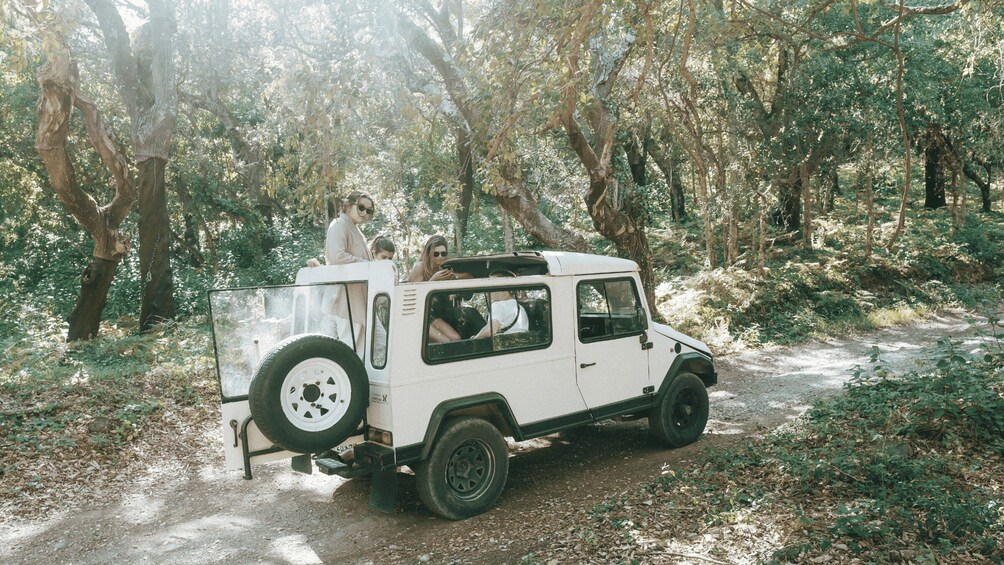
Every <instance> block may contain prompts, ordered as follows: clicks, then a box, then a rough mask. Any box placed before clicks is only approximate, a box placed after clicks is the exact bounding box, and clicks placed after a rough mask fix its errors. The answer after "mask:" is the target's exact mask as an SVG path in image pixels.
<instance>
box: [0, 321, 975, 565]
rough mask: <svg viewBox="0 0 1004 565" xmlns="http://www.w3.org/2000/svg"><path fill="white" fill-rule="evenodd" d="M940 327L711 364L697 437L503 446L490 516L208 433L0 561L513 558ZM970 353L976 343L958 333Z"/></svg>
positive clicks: (605, 436)
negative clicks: (227, 466)
mask: <svg viewBox="0 0 1004 565" xmlns="http://www.w3.org/2000/svg"><path fill="white" fill-rule="evenodd" d="M946 335H951V336H953V337H954V338H960V337H962V336H971V335H972V329H971V328H969V324H967V322H966V321H965V319H964V318H963V316H962V314H959V313H949V314H943V315H940V316H937V317H935V318H933V319H930V320H928V321H925V322H922V323H919V324H915V325H911V326H907V327H901V328H895V329H888V330H883V331H879V332H874V333H870V334H867V335H864V336H858V337H852V338H841V339H833V340H830V341H826V342H812V343H808V344H804V345H800V346H797V347H786V348H775V349H770V350H762V351H755V352H747V353H743V354H740V355H733V356H729V357H721V358H719V359H717V360H716V364H717V368H718V371H719V384H718V385H717V386H716V387H714V388H712V389H711V418H712V419H711V420H710V422H709V424H708V429H707V433H706V434H705V435H704V436H703V437H702V438H701V440H700V441H698V442H697V443H696V444H694V445H691V446H688V447H686V448H683V449H678V450H672V451H665V450H661V449H657V448H655V447H653V446H652V444H651V442H649V441H648V439H647V422H646V421H645V420H639V421H633V422H607V423H603V424H599V425H593V426H590V427H587V428H584V429H581V430H576V431H573V432H566V433H562V434H557V435H553V436H548V437H546V438H541V439H537V440H533V441H529V442H523V443H519V444H511V448H512V449H511V451H512V454H513V455H512V459H511V463H510V471H509V481H508V483H507V485H506V489H505V491H504V492H503V494H502V499H501V501H500V502H499V505H498V506H497V507H496V508H495V509H493V510H491V511H490V512H488V513H486V514H483V515H481V516H477V517H475V518H471V519H469V520H465V521H462V522H451V521H447V520H443V519H441V518H438V517H435V516H433V515H431V514H430V513H429V512H428V511H427V510H425V508H424V507H423V506H422V505H421V503H420V502H419V501H418V497H417V495H416V493H415V488H414V482H413V481H412V480H410V479H411V477H410V476H403V477H402V480H401V488H400V491H401V492H400V500H399V505H398V506H399V507H398V509H397V511H396V512H394V513H393V514H389V515H388V514H382V513H380V512H377V511H375V510H372V509H370V508H369V507H368V505H367V497H368V487H369V484H368V482H367V481H366V480H362V479H356V480H352V481H345V480H343V479H340V478H336V477H327V476H324V475H319V474H314V475H309V476H308V475H303V474H299V473H295V472H293V471H292V470H290V469H289V467H288V466H287V465H284V464H272V465H263V466H259V467H256V468H255V470H254V471H255V479H254V480H251V481H245V480H242V479H241V476H240V473H239V472H235V471H234V472H231V471H223V470H222V455H221V453H222V449H221V446H220V443H219V442H220V441H222V440H221V439H220V438H218V437H217V436H216V434H217V431H216V429H215V427H212V428H208V427H207V428H206V429H199V430H193V438H190V439H194V441H193V443H194V444H198V445H200V447H199V448H198V449H196V450H195V452H194V453H193V454H192V456H191V457H190V458H188V459H186V460H165V461H159V462H156V463H154V464H151V466H150V467H149V468H148V469H146V470H144V471H143V472H142V473H140V474H137V475H136V476H134V477H126V478H125V479H123V481H122V482H121V483H120V484H122V485H125V488H122V489H121V492H118V493H113V494H111V495H109V496H108V497H107V498H106V499H105V500H103V501H101V502H100V503H97V504H94V505H93V506H92V507H91V508H77V509H74V510H68V511H66V512H64V513H62V514H59V515H56V516H51V517H49V518H47V519H45V520H39V521H32V522H17V521H12V520H6V521H5V522H4V523H3V525H2V526H0V561H2V562H4V563H25V564H37V563H94V564H98V563H100V564H104V563H142V562H148V563H198V564H202V563H293V564H308V563H376V564H382V563H423V562H429V563H519V562H520V560H521V558H522V557H523V556H525V555H528V554H530V553H532V552H533V551H534V548H535V547H537V546H539V545H540V544H541V543H542V542H545V541H547V540H548V539H549V538H550V537H552V536H562V535H565V533H566V530H567V528H568V526H567V524H568V523H569V522H570V521H571V520H572V519H577V518H578V517H580V516H582V515H583V514H584V513H587V512H589V510H590V509H591V508H593V507H594V506H595V505H596V504H598V503H600V502H601V501H602V500H603V499H605V498H607V497H609V496H613V495H617V494H619V493H622V492H625V491H627V490H629V489H633V488H636V487H637V486H638V485H639V484H641V483H644V482H647V481H650V480H651V479H653V478H654V477H657V476H658V475H659V473H660V472H661V471H662V469H663V468H664V466H672V467H686V466H688V465H699V464H700V459H701V453H702V450H703V449H704V448H705V447H707V446H709V445H715V444H725V443H728V442H730V441H734V440H735V438H738V437H742V436H745V435H749V434H755V433H760V432H763V431H767V430H771V429H774V428H776V427H777V426H779V425H781V424H783V423H784V422H786V421H788V420H789V419H794V418H797V417H798V416H799V415H800V414H801V413H803V412H804V411H805V409H807V408H808V405H809V403H810V402H811V400H812V399H813V398H817V397H820V396H822V395H827V394H836V393H839V392H840V390H841V385H842V384H843V383H844V382H845V381H846V380H848V379H849V378H850V371H851V370H852V368H853V367H854V366H855V365H862V366H866V365H868V356H869V352H870V350H871V348H872V346H878V347H879V348H880V349H881V352H882V359H883V361H884V363H885V364H886V366H889V367H892V368H895V369H896V370H902V371H906V370H910V369H912V368H914V367H915V359H918V358H921V359H922V358H924V357H925V356H927V355H930V354H931V350H932V348H933V347H934V345H935V343H936V341H937V340H938V339H940V338H942V337H945V336H946ZM967 346H969V347H975V346H976V344H975V340H973V339H970V340H969V341H967Z"/></svg>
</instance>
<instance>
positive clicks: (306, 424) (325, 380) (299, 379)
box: [280, 357, 352, 432]
mask: <svg viewBox="0 0 1004 565" xmlns="http://www.w3.org/2000/svg"><path fill="white" fill-rule="evenodd" d="M280 395H281V396H280V403H281V404H282V413H283V415H284V416H285V417H286V419H287V420H288V421H289V423H291V424H293V425H294V426H296V428H297V429H300V430H303V431H305V432H319V431H324V430H326V429H328V428H330V427H332V426H334V425H335V424H337V423H338V422H339V421H340V420H341V419H342V418H343V417H344V416H345V413H346V412H348V410H349V404H350V400H352V383H351V381H349V376H348V374H347V373H346V372H345V369H342V366H341V365H339V364H338V363H335V362H334V361H332V360H331V359H327V358H324V357H313V358H311V359H307V360H305V361H301V362H300V363H299V364H297V365H296V366H295V367H293V368H292V370H290V371H289V372H288V373H286V378H285V379H283V381H282V389H281V390H280Z"/></svg>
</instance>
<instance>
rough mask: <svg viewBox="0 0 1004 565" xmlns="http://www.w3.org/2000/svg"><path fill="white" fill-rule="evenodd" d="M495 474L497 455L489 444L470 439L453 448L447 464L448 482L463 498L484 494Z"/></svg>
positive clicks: (473, 497) (455, 493)
mask: <svg viewBox="0 0 1004 565" xmlns="http://www.w3.org/2000/svg"><path fill="white" fill-rule="evenodd" d="M494 474H495V456H494V454H493V453H492V450H491V449H490V448H489V447H488V444H486V443H485V442H483V441H481V440H476V439H474V440H468V441H466V442H464V443H462V444H460V446H459V447H457V448H456V449H454V450H453V453H452V454H451V455H450V460H449V462H447V464H446V484H447V485H449V487H450V490H451V491H453V494H454V495H455V496H456V497H457V498H460V499H463V500H473V499H476V498H478V497H479V496H481V495H482V494H484V492H485V491H486V490H488V486H489V485H491V480H492V476H494Z"/></svg>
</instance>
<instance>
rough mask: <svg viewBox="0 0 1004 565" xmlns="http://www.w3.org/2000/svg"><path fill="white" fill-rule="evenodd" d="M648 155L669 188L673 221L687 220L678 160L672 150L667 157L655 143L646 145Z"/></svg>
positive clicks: (684, 195)
mask: <svg viewBox="0 0 1004 565" xmlns="http://www.w3.org/2000/svg"><path fill="white" fill-rule="evenodd" d="M647 149H648V154H649V156H650V157H652V161H653V162H655V166H656V167H657V168H658V169H659V171H660V172H661V173H662V176H663V177H665V179H666V186H667V187H669V206H670V211H671V213H672V215H673V221H674V222H676V223H680V222H682V221H683V220H685V219H686V218H687V209H686V194H685V193H684V192H683V181H682V180H681V178H682V177H681V175H680V160H679V159H677V158H676V156H675V155H673V151H672V149H670V150H669V152H670V154H669V155H667V154H666V153H665V152H663V150H662V148H661V147H659V146H658V145H657V144H656V143H649V144H648V148H647Z"/></svg>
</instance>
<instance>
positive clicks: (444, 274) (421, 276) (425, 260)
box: [408, 235, 457, 282]
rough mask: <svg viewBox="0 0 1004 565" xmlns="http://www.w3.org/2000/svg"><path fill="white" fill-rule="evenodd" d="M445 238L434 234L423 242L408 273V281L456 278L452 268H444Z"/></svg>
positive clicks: (446, 252)
mask: <svg viewBox="0 0 1004 565" xmlns="http://www.w3.org/2000/svg"><path fill="white" fill-rule="evenodd" d="M447 254H448V251H447V250H446V238H445V237H443V236H441V235H434V236H432V237H430V238H429V241H426V242H425V247H423V248H422V254H421V256H419V258H418V262H417V263H415V267H414V268H413V269H412V270H411V274H409V275H408V282H423V281H445V280H452V279H455V278H457V275H456V274H455V273H454V272H453V270H452V269H444V268H443V263H445V262H446V255H447Z"/></svg>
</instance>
